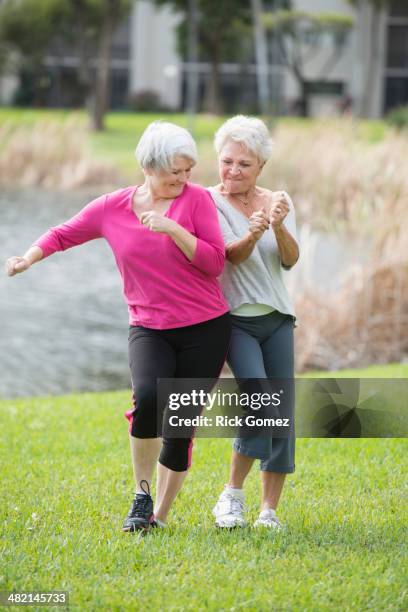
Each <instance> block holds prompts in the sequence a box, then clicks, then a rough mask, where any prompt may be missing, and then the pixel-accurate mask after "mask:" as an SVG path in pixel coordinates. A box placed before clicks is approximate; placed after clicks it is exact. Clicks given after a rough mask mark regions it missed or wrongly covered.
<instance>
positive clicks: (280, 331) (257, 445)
mask: <svg viewBox="0 0 408 612" xmlns="http://www.w3.org/2000/svg"><path fill="white" fill-rule="evenodd" d="M231 320H232V335H231V342H230V348H229V352H228V357H227V361H228V365H229V366H230V368H231V370H232V373H233V374H234V376H235V377H236V378H293V376H294V351H293V329H294V318H293V317H292V316H291V315H287V314H282V313H280V312H278V311H277V310H275V311H274V312H271V313H269V314H266V315H261V316H256V317H242V316H238V315H231ZM293 416H294V415H292V417H293ZM234 449H235V450H236V451H237V452H238V453H240V454H242V455H246V456H247V457H255V458H256V459H260V460H261V464H260V468H261V470H263V471H265V472H280V473H285V474H290V473H292V472H294V471H295V435H294V434H293V435H291V436H290V437H289V438H269V437H254V438H235V440H234Z"/></svg>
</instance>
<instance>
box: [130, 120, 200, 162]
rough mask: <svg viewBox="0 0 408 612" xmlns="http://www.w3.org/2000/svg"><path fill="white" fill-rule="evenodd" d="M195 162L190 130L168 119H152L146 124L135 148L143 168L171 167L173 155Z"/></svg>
mask: <svg viewBox="0 0 408 612" xmlns="http://www.w3.org/2000/svg"><path fill="white" fill-rule="evenodd" d="M178 156H181V157H186V158H188V159H190V160H191V161H192V162H193V164H195V163H196V162H197V147H196V144H195V142H194V140H193V137H192V136H191V134H190V132H188V131H187V130H186V129H184V128H182V127H180V126H179V125H175V124H174V123H170V122H169V121H153V123H151V124H150V125H148V126H147V128H146V129H145V131H144V132H143V134H142V137H141V138H140V140H139V142H138V145H137V147H136V150H135V157H136V159H137V161H138V162H139V164H140V165H141V166H142V168H143V169H150V170H154V171H160V170H165V171H168V170H170V168H171V164H172V162H173V159H174V158H175V157H178Z"/></svg>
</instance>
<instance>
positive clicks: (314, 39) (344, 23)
mask: <svg viewBox="0 0 408 612" xmlns="http://www.w3.org/2000/svg"><path fill="white" fill-rule="evenodd" d="M263 21H264V26H265V28H266V29H267V30H269V31H271V32H273V35H274V36H275V39H276V41H277V43H278V47H279V49H280V54H281V58H282V60H283V62H284V64H285V65H286V66H287V68H288V69H289V70H290V71H291V72H292V74H293V76H294V78H295V79H296V81H297V83H298V85H299V90H300V112H301V114H302V115H304V116H307V115H308V114H309V97H310V88H309V83H308V80H307V77H306V69H307V65H308V63H309V62H310V61H311V60H312V59H313V58H315V57H316V56H317V55H318V54H319V53H320V51H321V48H322V44H323V42H324V39H325V38H327V35H328V34H329V35H330V36H331V47H332V53H331V54H329V56H328V57H327V58H326V60H325V62H324V64H323V66H322V67H321V69H320V76H319V80H326V79H327V77H328V75H329V74H330V71H331V70H332V69H333V67H334V65H335V64H336V63H337V61H338V60H339V58H340V56H341V52H342V50H343V49H344V46H345V42H346V40H347V33H348V31H349V30H350V29H351V27H352V25H353V20H352V18H350V17H348V16H345V15H339V14H336V13H310V12H306V11H296V10H281V11H276V12H274V13H267V14H264V16H263Z"/></svg>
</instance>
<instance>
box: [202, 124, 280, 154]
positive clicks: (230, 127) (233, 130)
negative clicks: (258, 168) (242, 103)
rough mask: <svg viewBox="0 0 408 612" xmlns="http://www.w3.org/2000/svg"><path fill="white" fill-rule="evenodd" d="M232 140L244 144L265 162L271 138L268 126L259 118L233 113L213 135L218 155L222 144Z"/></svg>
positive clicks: (270, 150) (269, 152)
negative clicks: (233, 115)
mask: <svg viewBox="0 0 408 612" xmlns="http://www.w3.org/2000/svg"><path fill="white" fill-rule="evenodd" d="M231 140H233V141H234V142H239V143H240V144H242V145H244V147H245V148H246V149H248V151H251V153H253V154H254V155H256V156H257V158H258V159H259V161H260V162H262V163H265V162H266V161H267V160H268V159H269V157H270V155H271V152H272V140H271V138H270V136H269V132H268V128H267V127H266V125H265V123H264V122H263V121H261V119H257V118H256V117H246V116H245V115H235V117H231V119H228V120H227V121H226V122H225V123H223V124H222V126H221V127H220V128H219V129H218V130H217V132H216V134H215V137H214V146H215V150H216V151H217V155H219V154H220V153H221V151H222V149H223V147H224V145H225V144H226V143H227V142H228V141H231Z"/></svg>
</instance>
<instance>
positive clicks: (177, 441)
mask: <svg viewBox="0 0 408 612" xmlns="http://www.w3.org/2000/svg"><path fill="white" fill-rule="evenodd" d="M192 446H193V441H192V439H191V438H163V446H162V450H161V453H160V457H159V462H160V463H161V464H162V465H164V466H165V467H166V468H168V469H169V470H173V471H174V472H185V471H186V470H188V468H189V467H190V465H191V451H192Z"/></svg>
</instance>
